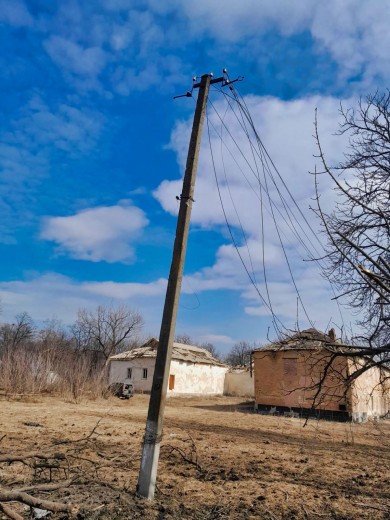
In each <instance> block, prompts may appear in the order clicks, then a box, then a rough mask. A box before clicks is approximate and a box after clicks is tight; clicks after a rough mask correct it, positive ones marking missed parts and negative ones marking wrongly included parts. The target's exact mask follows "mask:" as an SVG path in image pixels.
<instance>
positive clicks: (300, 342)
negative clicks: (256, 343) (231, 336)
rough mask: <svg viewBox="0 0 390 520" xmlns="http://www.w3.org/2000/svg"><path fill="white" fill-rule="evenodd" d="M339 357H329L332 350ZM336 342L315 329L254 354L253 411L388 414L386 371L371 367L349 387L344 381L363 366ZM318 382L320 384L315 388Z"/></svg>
mask: <svg viewBox="0 0 390 520" xmlns="http://www.w3.org/2000/svg"><path fill="white" fill-rule="evenodd" d="M337 350H339V351H340V352H342V353H343V356H340V357H335V358H334V359H333V361H332V363H331V364H330V360H331V359H332V351H336V352H337ZM349 352H353V350H351V348H347V347H345V346H343V345H341V344H340V346H338V345H337V343H335V337H334V335H332V334H331V335H328V334H324V333H322V332H319V331H317V330H315V329H309V330H305V331H302V332H298V333H296V334H294V335H293V336H291V337H289V338H286V339H285V340H282V341H279V342H275V343H271V344H270V345H269V346H267V347H265V348H261V349H257V350H255V351H254V352H253V353H252V355H253V361H254V375H255V378H254V379H255V403H256V407H257V409H258V411H262V410H263V411H272V412H275V413H283V412H287V413H291V412H295V413H298V414H300V415H303V416H308V415H309V416H310V415H315V416H325V417H326V416H328V417H333V418H339V419H349V418H352V419H353V420H355V421H364V420H366V419H367V418H369V417H380V416H383V415H385V414H387V413H388V411H389V405H390V387H389V383H390V380H389V377H390V371H389V370H387V369H384V368H382V369H380V368H379V367H373V368H370V369H369V370H367V371H366V372H364V373H362V374H361V375H360V376H359V377H357V378H356V380H354V381H352V383H351V385H350V386H347V385H346V381H345V380H346V378H348V376H350V375H351V374H353V373H354V372H355V371H356V370H358V369H359V367H361V366H362V365H363V363H364V358H362V357H352V356H348V353H349ZM319 383H321V386H320V387H319Z"/></svg>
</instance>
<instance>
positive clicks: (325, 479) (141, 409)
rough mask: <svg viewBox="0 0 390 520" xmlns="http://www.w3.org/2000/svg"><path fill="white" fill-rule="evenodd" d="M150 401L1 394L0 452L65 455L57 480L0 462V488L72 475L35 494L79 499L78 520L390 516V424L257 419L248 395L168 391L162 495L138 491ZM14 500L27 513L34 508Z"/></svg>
mask: <svg viewBox="0 0 390 520" xmlns="http://www.w3.org/2000/svg"><path fill="white" fill-rule="evenodd" d="M147 406H148V396H142V395H137V396H135V397H134V398H132V399H130V400H129V401H121V400H119V399H117V398H114V397H112V398H110V399H108V400H104V401H103V400H102V401H99V402H96V401H91V402H82V403H80V404H75V403H72V402H66V401H65V400H64V399H60V398H54V397H45V398H42V397H37V398H29V399H28V400H26V399H23V400H5V399H2V400H0V456H4V455H5V456H10V455H12V456H15V455H18V454H22V455H26V454H31V453H35V454H38V455H39V453H43V454H46V455H47V454H50V453H55V454H57V455H58V453H60V455H61V454H62V455H63V457H62V458H61V457H59V456H58V457H57V458H56V460H55V461H54V463H53V466H54V467H52V469H51V475H50V470H49V469H48V468H45V467H40V466H39V464H38V466H37V462H38V463H39V461H40V460H41V459H39V458H35V457H33V458H30V459H28V463H27V464H23V463H21V462H13V463H12V464H10V463H9V462H7V463H6V462H3V463H0V483H1V485H2V486H3V487H6V488H7V489H11V488H22V487H26V486H28V485H30V484H31V483H34V485H35V484H41V485H42V484H45V483H47V482H49V481H50V482H51V483H53V484H56V483H58V482H59V481H62V480H68V479H72V478H73V479H75V480H74V481H73V482H72V483H71V484H70V485H68V487H63V488H60V489H58V490H54V491H50V492H44V491H34V492H32V493H31V494H33V495H34V496H38V497H40V498H45V499H50V500H57V501H61V502H70V503H72V504H75V505H77V506H79V507H80V512H79V514H78V518H79V519H114V520H115V519H132V518H146V519H199V520H206V519H207V520H209V519H210V520H211V519H223V518H226V519H227V518H229V519H269V520H275V519H278V520H281V519H313V520H314V519H316V520H319V519H322V518H324V519H325V518H329V519H330V518H332V519H338V520H347V519H389V518H390V485H389V477H390V421H381V422H379V423H372V422H369V423H366V424H350V423H336V422H329V421H314V420H310V421H309V422H308V423H307V425H306V426H305V423H304V421H303V420H300V419H296V418H286V417H271V416H264V415H258V414H255V413H253V412H252V410H253V407H252V403H250V402H249V401H247V402H245V401H244V400H243V399H242V398H241V399H240V398H228V397H220V398H209V399H205V398H203V399H201V398H170V399H169V400H168V404H167V408H166V414H165V423H164V425H165V426H164V435H163V439H162V449H161V456H160V465H159V473H158V485H157V492H156V496H155V500H154V501H151V502H148V501H145V500H144V499H141V498H139V497H137V496H136V494H135V488H136V483H137V477H138V470H139V462H140V453H141V443H142V438H143V433H144V426H145V418H146V412H147ZM94 428H95V429H94ZM57 455H54V456H55V457H56V456H57ZM46 462H47V460H46ZM34 465H35V466H34ZM33 466H34V467H33ZM68 484H69V482H68ZM8 506H9V507H12V508H13V510H14V511H16V512H18V513H19V514H21V515H22V516H23V518H28V517H29V508H28V507H26V506H22V505H19V504H15V503H8ZM0 518H2V519H3V518H7V517H6V516H4V515H3V516H2V513H0ZM50 518H55V519H60V518H61V519H65V518H68V516H67V515H66V514H64V513H56V514H53V515H52V516H51V517H50Z"/></svg>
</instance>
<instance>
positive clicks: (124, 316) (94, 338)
mask: <svg viewBox="0 0 390 520" xmlns="http://www.w3.org/2000/svg"><path fill="white" fill-rule="evenodd" d="M142 326H143V318H142V316H141V315H140V314H139V313H138V312H136V311H134V310H133V309H130V308H129V307H126V306H124V305H123V306H120V307H117V308H111V307H104V306H101V305H99V307H97V309H96V311H95V312H92V311H88V310H87V309H79V311H78V313H77V321H76V323H75V324H74V326H73V327H72V331H73V335H74V337H75V339H76V342H77V345H78V347H79V348H81V349H82V350H90V351H95V352H99V353H101V355H102V356H103V357H104V359H105V361H107V360H108V358H109V357H110V356H113V355H115V354H117V353H118V352H119V351H121V350H124V349H125V348H126V346H127V345H128V342H129V340H130V339H131V338H132V337H133V336H134V335H136V334H137V333H138V332H139V331H140V330H141V328H142Z"/></svg>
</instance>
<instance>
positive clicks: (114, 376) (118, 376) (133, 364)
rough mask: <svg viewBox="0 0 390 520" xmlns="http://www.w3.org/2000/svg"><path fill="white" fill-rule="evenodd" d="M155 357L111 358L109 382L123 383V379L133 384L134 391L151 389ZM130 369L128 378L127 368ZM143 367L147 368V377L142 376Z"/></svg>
mask: <svg viewBox="0 0 390 520" xmlns="http://www.w3.org/2000/svg"><path fill="white" fill-rule="evenodd" d="M154 364H155V358H139V359H129V360H113V361H111V363H110V375H109V382H110V384H111V383H123V382H124V381H125V380H126V381H130V382H131V383H132V384H133V385H134V391H135V392H150V390H151V389H152V382H153V374H154ZM128 368H131V369H132V376H131V379H130V380H129V379H128V377H127V369H128ZM144 368H146V369H147V370H148V375H147V379H144V378H143V371H144Z"/></svg>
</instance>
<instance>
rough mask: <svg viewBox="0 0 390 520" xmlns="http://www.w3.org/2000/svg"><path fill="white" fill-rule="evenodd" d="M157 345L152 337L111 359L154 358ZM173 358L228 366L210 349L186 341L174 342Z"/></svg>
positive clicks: (156, 341)
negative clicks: (185, 342) (215, 356)
mask: <svg viewBox="0 0 390 520" xmlns="http://www.w3.org/2000/svg"><path fill="white" fill-rule="evenodd" d="M157 347H158V340H157V339H155V338H152V339H150V340H149V341H147V342H146V343H145V344H144V345H142V347H139V348H134V349H132V350H128V351H127V352H122V353H121V354H116V355H115V356H111V357H110V360H112V361H114V360H115V361H126V360H130V359H136V358H154V357H156V355H157ZM172 359H175V360H178V361H187V362H188V363H201V364H205V365H214V366H220V367H224V366H226V365H225V364H224V363H222V362H221V361H219V360H218V359H215V358H214V357H213V356H212V355H211V354H210V352H209V351H208V350H206V349H204V348H201V347H195V346H193V345H185V344H184V343H173V349H172Z"/></svg>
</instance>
